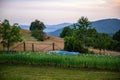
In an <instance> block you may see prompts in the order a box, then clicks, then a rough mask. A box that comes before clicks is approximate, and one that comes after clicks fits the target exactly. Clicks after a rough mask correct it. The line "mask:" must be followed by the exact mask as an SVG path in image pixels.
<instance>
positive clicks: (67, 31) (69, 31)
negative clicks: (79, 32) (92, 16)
mask: <svg viewBox="0 0 120 80" xmlns="http://www.w3.org/2000/svg"><path fill="white" fill-rule="evenodd" d="M72 34H73V30H72V29H71V28H70V27H69V26H66V27H64V28H63V30H62V32H61V33H60V37H61V38H64V37H66V36H72Z"/></svg>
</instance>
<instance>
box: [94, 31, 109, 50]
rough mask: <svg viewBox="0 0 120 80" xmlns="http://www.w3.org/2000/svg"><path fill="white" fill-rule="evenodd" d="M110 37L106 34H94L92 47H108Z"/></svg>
mask: <svg viewBox="0 0 120 80" xmlns="http://www.w3.org/2000/svg"><path fill="white" fill-rule="evenodd" d="M110 41H111V38H110V37H109V36H108V35H107V34H100V33H99V34H96V36H95V38H94V47H95V48H98V49H100V50H101V49H108V46H109V45H110Z"/></svg>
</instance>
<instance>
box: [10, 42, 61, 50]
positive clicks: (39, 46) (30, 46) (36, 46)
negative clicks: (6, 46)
mask: <svg viewBox="0 0 120 80" xmlns="http://www.w3.org/2000/svg"><path fill="white" fill-rule="evenodd" d="M11 50H13V51H33V52H34V51H49V50H61V48H60V47H59V46H58V45H57V43H49V44H46V43H45V44H44V43H32V42H31V43H30V42H28V43H27V42H22V43H20V44H18V45H16V46H15V47H13V48H12V49H11Z"/></svg>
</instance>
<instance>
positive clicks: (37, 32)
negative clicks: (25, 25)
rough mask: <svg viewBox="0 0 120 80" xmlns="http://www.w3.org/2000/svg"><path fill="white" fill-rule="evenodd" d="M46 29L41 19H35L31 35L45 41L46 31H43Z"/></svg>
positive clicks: (31, 27) (31, 26)
mask: <svg viewBox="0 0 120 80" xmlns="http://www.w3.org/2000/svg"><path fill="white" fill-rule="evenodd" d="M44 29H45V25H44V23H43V22H41V21H39V20H35V21H34V22H32V23H31V25H30V30H31V35H32V36H33V37H35V38H36V39H38V40H40V41H43V40H44V39H45V38H44V35H45V33H44V32H43V30H44Z"/></svg>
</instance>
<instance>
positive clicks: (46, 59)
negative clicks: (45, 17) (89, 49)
mask: <svg viewBox="0 0 120 80" xmlns="http://www.w3.org/2000/svg"><path fill="white" fill-rule="evenodd" d="M6 62H7V63H12V64H14V63H17V64H18V63H19V64H29V65H30V64H32V65H43V66H55V67H69V68H94V69H107V70H117V71H120V56H107V55H93V54H80V55H76V56H71V55H53V54H46V53H37V52H19V53H17V54H0V63H6Z"/></svg>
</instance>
